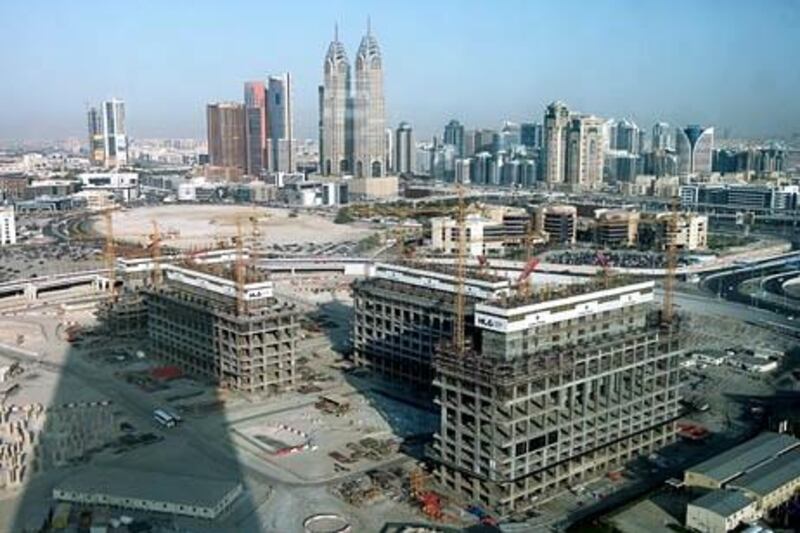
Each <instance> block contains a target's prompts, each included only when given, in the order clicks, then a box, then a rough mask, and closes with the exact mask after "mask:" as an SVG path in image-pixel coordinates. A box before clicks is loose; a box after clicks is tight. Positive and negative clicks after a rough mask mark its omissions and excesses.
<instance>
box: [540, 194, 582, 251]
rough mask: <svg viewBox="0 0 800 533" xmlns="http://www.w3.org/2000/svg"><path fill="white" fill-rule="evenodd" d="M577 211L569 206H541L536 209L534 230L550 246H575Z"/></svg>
mask: <svg viewBox="0 0 800 533" xmlns="http://www.w3.org/2000/svg"><path fill="white" fill-rule="evenodd" d="M577 227H578V210H577V209H576V208H575V207H574V206H571V205H557V204H553V205H543V206H540V207H538V208H537V209H536V230H537V231H539V232H540V233H544V234H546V235H547V242H548V243H550V244H575V235H576V231H577Z"/></svg>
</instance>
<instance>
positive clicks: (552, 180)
mask: <svg viewBox="0 0 800 533" xmlns="http://www.w3.org/2000/svg"><path fill="white" fill-rule="evenodd" d="M568 124H569V109H567V106H566V105H564V103H562V102H553V103H552V104H550V105H549V106H547V110H546V111H545V113H544V150H543V151H542V169H543V171H544V172H543V174H544V181H545V182H546V183H547V184H548V185H555V184H559V183H564V175H565V167H566V156H567V126H568Z"/></svg>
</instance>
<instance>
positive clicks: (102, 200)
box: [73, 189, 117, 211]
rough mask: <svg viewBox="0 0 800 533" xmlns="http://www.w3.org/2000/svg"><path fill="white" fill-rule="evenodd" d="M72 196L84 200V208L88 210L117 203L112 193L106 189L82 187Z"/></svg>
mask: <svg viewBox="0 0 800 533" xmlns="http://www.w3.org/2000/svg"><path fill="white" fill-rule="evenodd" d="M73 196H74V197H75V198H78V199H80V200H81V201H83V202H85V205H86V209H88V210H89V211H102V210H104V209H109V208H111V207H114V206H115V205H116V204H117V201H116V200H117V198H116V196H114V193H113V192H111V191H107V190H97V189H84V190H82V191H80V192H76V193H75V194H74V195H73Z"/></svg>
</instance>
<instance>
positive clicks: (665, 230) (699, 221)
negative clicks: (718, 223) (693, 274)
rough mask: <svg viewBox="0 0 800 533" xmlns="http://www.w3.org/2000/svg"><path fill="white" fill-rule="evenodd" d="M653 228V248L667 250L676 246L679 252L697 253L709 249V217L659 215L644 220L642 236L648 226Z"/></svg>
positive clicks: (641, 225)
mask: <svg viewBox="0 0 800 533" xmlns="http://www.w3.org/2000/svg"><path fill="white" fill-rule="evenodd" d="M648 225H649V226H651V229H652V233H653V241H654V242H653V246H654V247H655V248H658V249H661V250H666V249H667V248H668V247H669V246H674V247H675V248H676V249H678V250H685V251H691V252H693V251H696V250H705V249H706V248H707V247H708V217H707V216H706V215H697V214H694V213H679V214H677V215H675V216H674V219H673V215H672V214H671V213H658V214H657V215H655V216H654V217H650V218H648V219H646V220H643V221H642V223H641V224H640V234H641V232H642V231H643V230H644V228H645V227H646V226H648Z"/></svg>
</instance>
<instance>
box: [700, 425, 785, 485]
mask: <svg viewBox="0 0 800 533" xmlns="http://www.w3.org/2000/svg"><path fill="white" fill-rule="evenodd" d="M798 447H800V440H798V439H796V438H794V437H792V436H791V435H785V434H780V433H771V432H766V433H762V434H760V435H759V436H757V437H755V438H754V439H751V440H749V441H747V442H744V443H742V444H740V445H738V446H734V447H733V448H731V449H729V450H727V451H725V452H723V453H721V454H719V455H716V456H714V457H712V458H711V459H708V460H706V461H703V462H702V463H700V464H697V465H695V466H693V467H691V468H689V469H687V470H686V471H685V472H684V483H685V484H686V486H687V487H697V488H706V489H719V488H722V487H724V486H727V484H728V483H730V482H731V481H733V480H734V479H736V478H738V477H740V476H742V475H743V474H745V473H747V472H749V471H751V470H753V469H754V468H755V467H757V466H758V465H760V464H764V463H765V462H767V461H771V460H773V459H775V458H776V457H778V456H780V455H782V454H785V453H786V452H789V451H791V450H793V449H796V448H798Z"/></svg>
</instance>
